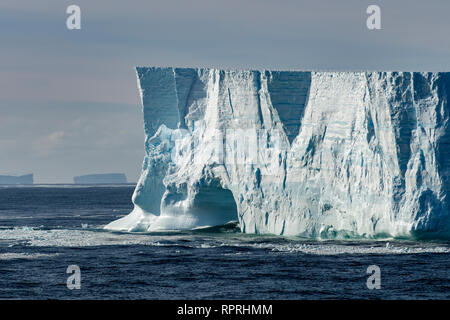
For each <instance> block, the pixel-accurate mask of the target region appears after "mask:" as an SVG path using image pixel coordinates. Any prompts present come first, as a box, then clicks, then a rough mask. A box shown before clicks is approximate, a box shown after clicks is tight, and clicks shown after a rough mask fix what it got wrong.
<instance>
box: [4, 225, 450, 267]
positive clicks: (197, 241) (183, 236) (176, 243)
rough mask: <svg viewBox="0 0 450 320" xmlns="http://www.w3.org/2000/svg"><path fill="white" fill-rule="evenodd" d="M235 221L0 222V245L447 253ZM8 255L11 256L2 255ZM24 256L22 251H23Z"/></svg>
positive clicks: (423, 245) (432, 245) (424, 245)
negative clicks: (134, 224) (118, 226)
mask: <svg viewBox="0 0 450 320" xmlns="http://www.w3.org/2000/svg"><path fill="white" fill-rule="evenodd" d="M236 229H237V225H236V223H230V224H226V225H224V226H221V227H213V228H203V229H201V230H198V229H197V230H191V231H184V232H172V233H171V232H164V233H162V232H152V233H130V232H128V233H126V232H111V231H105V230H103V229H101V228H98V229H95V228H89V227H86V226H84V228H81V229H41V228H35V227H22V228H0V247H15V246H31V247H92V246H118V245H121V246H123V245H130V246H132V245H144V246H154V247H174V248H178V249H188V248H189V249H200V250H211V249H214V250H222V249H227V250H228V249H232V250H235V251H243V250H265V251H267V252H268V253H274V254H313V255H340V254H364V255H366V254H381V255H392V254H393V255H398V254H424V253H433V254H434V253H436V254H448V253H450V243H436V242H415V241H410V240H408V241H406V240H395V239H394V240H390V241H386V240H375V241H369V240H366V241H354V240H352V241H344V240H342V241H336V240H333V241H323V240H305V239H299V238H294V237H281V236H269V235H267V236H263V235H259V236H258V235H248V234H241V233H239V232H236ZM5 257H13V256H4V257H3V258H4V259H5ZM25 258H26V257H25Z"/></svg>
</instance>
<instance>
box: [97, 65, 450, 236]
mask: <svg viewBox="0 0 450 320" xmlns="http://www.w3.org/2000/svg"><path fill="white" fill-rule="evenodd" d="M136 70H137V75H138V84H139V89H140V93H141V98H142V105H143V113H144V124H145V133H146V141H145V151H146V156H145V159H144V163H143V168H142V175H141V178H140V180H139V182H138V185H137V187H136V190H135V192H134V195H133V202H134V205H135V209H134V211H133V212H132V213H130V214H129V215H128V216H126V217H123V218H121V219H119V220H117V221H114V222H112V223H110V224H109V225H107V226H106V227H105V228H106V229H111V230H124V231H154V230H168V229H190V228H196V227H203V226H213V225H220V224H225V223H227V222H229V221H233V220H235V221H239V224H240V228H241V230H242V232H246V233H272V234H281V235H301V236H306V237H323V238H329V237H339V236H344V237H376V236H397V237H402V236H405V237H410V236H417V237H427V236H428V237H434V238H439V237H440V238H442V237H449V234H450V231H449V230H450V215H449V207H448V205H449V204H448V201H449V197H448V194H449V192H450V179H449V173H450V145H449V143H450V128H449V111H450V107H449V104H448V103H449V94H450V74H449V73H419V72H302V71H268V70H260V71H252V70H246V71H237V70H218V69H201V68H199V69H196V68H144V67H142V68H137V69H136Z"/></svg>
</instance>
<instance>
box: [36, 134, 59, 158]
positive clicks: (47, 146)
mask: <svg viewBox="0 0 450 320" xmlns="http://www.w3.org/2000/svg"><path fill="white" fill-rule="evenodd" d="M64 136H65V133H64V131H55V132H52V133H50V134H48V135H46V136H43V137H39V138H38V139H37V140H36V142H35V145H34V146H35V149H36V151H37V152H38V153H39V154H40V155H41V156H42V155H48V154H49V153H50V152H51V151H52V150H53V149H54V148H55V147H56V146H58V145H59V144H62V143H63V138H64Z"/></svg>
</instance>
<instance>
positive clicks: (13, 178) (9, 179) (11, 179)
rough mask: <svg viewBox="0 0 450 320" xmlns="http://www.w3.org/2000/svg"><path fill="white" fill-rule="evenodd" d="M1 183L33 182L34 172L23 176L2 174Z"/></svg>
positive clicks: (0, 176)
mask: <svg viewBox="0 0 450 320" xmlns="http://www.w3.org/2000/svg"><path fill="white" fill-rule="evenodd" d="M0 184H33V174H32V173H29V174H25V175H23V176H3V175H0Z"/></svg>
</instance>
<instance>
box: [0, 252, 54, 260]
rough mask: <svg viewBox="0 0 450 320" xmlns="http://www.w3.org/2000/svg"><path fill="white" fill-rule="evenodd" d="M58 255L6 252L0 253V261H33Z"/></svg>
mask: <svg viewBox="0 0 450 320" xmlns="http://www.w3.org/2000/svg"><path fill="white" fill-rule="evenodd" d="M58 255H59V253H53V254H46V253H16V252H7V253H0V260H17V259H25V260H34V259H40V258H51V257H56V256H58Z"/></svg>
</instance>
